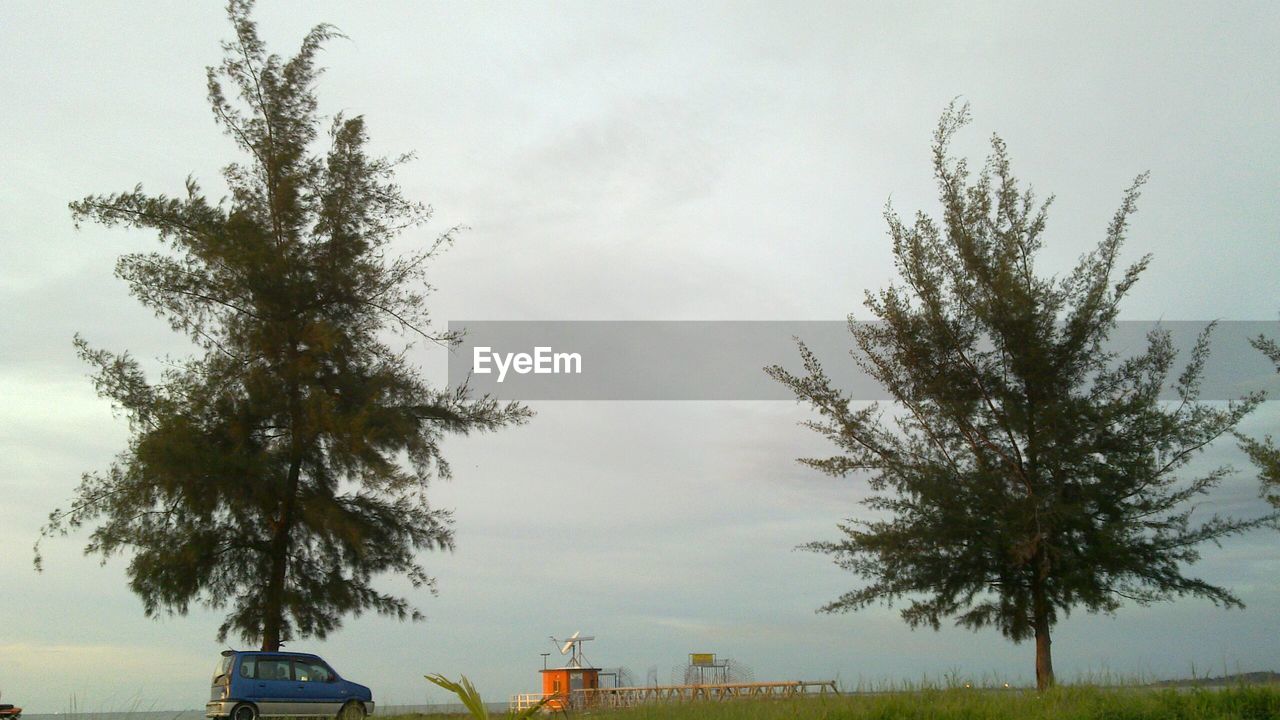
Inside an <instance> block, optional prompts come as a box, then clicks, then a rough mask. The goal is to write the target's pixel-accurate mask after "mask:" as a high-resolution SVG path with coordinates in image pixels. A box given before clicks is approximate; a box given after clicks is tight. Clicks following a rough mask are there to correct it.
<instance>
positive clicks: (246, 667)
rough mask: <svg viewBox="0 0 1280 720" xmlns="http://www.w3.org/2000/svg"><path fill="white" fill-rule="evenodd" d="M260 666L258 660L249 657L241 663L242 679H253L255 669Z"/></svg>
mask: <svg viewBox="0 0 1280 720" xmlns="http://www.w3.org/2000/svg"><path fill="white" fill-rule="evenodd" d="M257 664H258V659H257V658H252V657H247V658H244V659H243V660H241V661H240V677H242V678H251V677H253V671H254V667H255V666H256V665H257Z"/></svg>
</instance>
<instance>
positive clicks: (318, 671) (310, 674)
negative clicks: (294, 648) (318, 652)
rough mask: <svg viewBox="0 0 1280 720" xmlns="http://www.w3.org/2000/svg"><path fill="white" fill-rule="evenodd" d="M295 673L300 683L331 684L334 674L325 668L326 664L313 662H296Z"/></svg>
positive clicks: (294, 662) (294, 665)
mask: <svg viewBox="0 0 1280 720" xmlns="http://www.w3.org/2000/svg"><path fill="white" fill-rule="evenodd" d="M293 673H294V675H295V676H296V677H297V678H298V682H329V681H330V680H332V679H333V675H332V672H331V671H330V670H329V668H327V667H325V665H324V663H321V662H315V661H312V660H296V659H295V660H294V661H293Z"/></svg>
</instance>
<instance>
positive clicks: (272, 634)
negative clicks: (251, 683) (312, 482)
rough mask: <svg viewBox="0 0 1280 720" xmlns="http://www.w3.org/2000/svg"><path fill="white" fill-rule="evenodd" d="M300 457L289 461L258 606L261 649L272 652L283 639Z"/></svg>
mask: <svg viewBox="0 0 1280 720" xmlns="http://www.w3.org/2000/svg"><path fill="white" fill-rule="evenodd" d="M301 474H302V459H301V457H300V454H299V456H297V457H295V459H294V460H293V462H291V463H290V464H289V481H288V486H287V488H286V490H285V497H284V500H283V501H282V503H281V507H280V518H279V520H278V522H277V523H276V527H275V532H274V534H273V535H272V537H271V558H270V560H271V575H270V577H268V578H267V592H266V596H265V597H264V598H263V600H264V602H263V608H262V649H263V650H265V651H267V652H275V651H277V650H279V649H280V643H281V641H283V640H284V637H283V634H284V610H285V608H284V584H285V579H286V578H287V577H288V574H289V532H290V531H291V530H292V529H293V514H294V504H295V500H296V498H297V495H298V479H299V476H300V475H301Z"/></svg>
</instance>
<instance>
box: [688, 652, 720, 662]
mask: <svg viewBox="0 0 1280 720" xmlns="http://www.w3.org/2000/svg"><path fill="white" fill-rule="evenodd" d="M689 664H690V665H715V664H716V654H715V653H689Z"/></svg>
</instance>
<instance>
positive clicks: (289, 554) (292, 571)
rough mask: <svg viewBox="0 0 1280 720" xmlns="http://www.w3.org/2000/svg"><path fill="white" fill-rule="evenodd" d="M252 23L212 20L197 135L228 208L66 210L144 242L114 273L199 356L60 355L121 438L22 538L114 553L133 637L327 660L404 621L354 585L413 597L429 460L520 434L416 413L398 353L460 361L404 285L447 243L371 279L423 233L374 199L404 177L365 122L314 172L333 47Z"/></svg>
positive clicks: (427, 394) (419, 575)
mask: <svg viewBox="0 0 1280 720" xmlns="http://www.w3.org/2000/svg"><path fill="white" fill-rule="evenodd" d="M251 9H252V3H251V2H250V1H249V0H232V2H231V3H230V4H229V6H228V15H229V17H230V20H231V23H232V25H233V27H234V29H235V40H234V41H232V42H228V43H224V44H223V49H224V51H225V57H224V59H223V61H222V63H221V65H220V66H219V67H217V68H209V70H208V97H209V101H210V104H211V105H212V108H213V113H214V117H215V119H216V121H217V123H218V124H219V125H220V126H221V127H222V129H223V130H224V131H225V132H226V134H227V135H229V136H230V137H231V138H232V139H233V140H234V141H235V143H236V145H237V146H238V147H239V148H240V150H242V151H243V152H244V153H245V154H246V155H247V161H246V162H244V163H234V164H231V165H229V166H227V168H226V169H225V170H224V173H223V174H224V177H225V181H226V183H227V185H228V187H229V189H230V197H229V198H224V199H223V201H221V202H210V201H209V200H207V199H206V198H205V197H204V195H202V194H201V191H200V188H199V187H198V186H197V184H196V183H195V182H194V181H193V180H188V181H187V187H186V193H185V195H183V196H181V197H168V196H165V195H154V196H153V195H148V194H145V193H144V192H143V191H142V187H141V185H139V186H138V187H136V188H134V189H133V190H131V191H127V192H122V193H116V194H111V195H94V196H90V197H86V198H85V199H84V200H81V201H78V202H73V203H71V205H70V207H71V211H72V213H73V215H74V217H75V219H76V222H77V226H78V225H79V223H80V222H81V221H94V222H98V223H101V224H103V225H106V226H125V227H131V228H144V229H148V230H153V231H155V232H157V233H158V234H159V239H160V240H161V242H162V244H163V245H164V246H165V250H164V251H162V252H151V253H139V254H131V255H125V256H123V257H122V258H121V259H120V260H119V262H118V264H117V265H116V275H117V276H118V277H120V278H121V279H123V280H124V281H126V282H127V283H128V284H129V289H130V292H131V293H132V295H133V296H134V297H135V298H137V299H138V300H139V301H140V302H141V303H142V304H143V305H145V306H146V307H148V308H150V309H152V310H154V311H155V312H156V314H157V315H158V316H162V317H164V318H165V319H166V320H167V321H168V322H169V325H170V326H171V327H172V328H173V329H174V330H175V331H180V332H183V333H186V334H187V335H189V336H190V338H191V339H192V340H193V341H194V342H195V343H196V344H197V345H198V347H199V349H200V350H201V351H202V354H200V355H199V356H196V357H193V358H190V359H187V360H185V361H181V362H176V363H171V366H170V367H169V368H168V369H167V370H165V371H164V372H163V375H162V377H161V379H160V381H159V382H158V383H155V384H151V383H149V382H148V380H147V377H146V376H145V374H144V372H143V369H142V367H141V365H140V364H139V362H138V361H137V360H136V359H135V358H133V357H131V356H130V355H129V354H128V353H127V352H126V353H121V354H113V353H111V352H108V351H105V350H101V349H95V348H93V347H91V346H90V345H89V344H88V342H87V341H85V340H84V339H83V338H81V337H79V336H77V338H76V347H77V349H78V352H79V355H80V357H82V358H83V359H84V360H85V361H86V362H88V363H89V364H90V365H91V366H93V368H94V370H95V371H96V375H95V378H94V385H95V387H96V389H97V391H98V392H99V394H100V395H102V396H103V397H105V398H108V399H110V400H111V401H112V402H113V403H114V405H115V406H116V407H117V408H118V409H119V410H122V411H123V412H124V413H125V414H126V415H127V416H128V419H129V426H130V431H131V438H130V441H129V443H128V447H127V448H126V449H125V450H124V451H123V452H122V453H121V454H120V455H119V456H118V458H117V460H116V461H115V462H114V463H113V464H112V465H111V467H110V469H109V470H107V471H106V472H105V473H88V474H86V475H85V476H84V477H83V479H82V482H81V485H80V486H79V489H78V491H77V492H76V495H75V498H74V502H73V503H72V505H71V506H70V508H69V509H67V510H65V511H61V510H60V511H55V512H54V513H53V514H52V515H51V516H50V523H49V525H48V526H47V527H46V528H45V529H44V532H43V533H42V538H43V537H46V536H48V535H50V534H59V533H60V534H65V533H66V532H67V531H68V530H69V529H71V528H76V527H80V526H82V525H85V524H88V523H93V522H96V523H97V525H96V528H95V529H94V530H93V532H92V535H91V536H90V542H89V544H88V546H87V548H86V553H92V554H98V555H101V556H102V558H103V562H105V561H106V558H107V557H110V556H112V555H114V554H117V553H124V552H126V551H129V552H131V553H132V559H131V560H130V562H129V565H128V576H129V585H130V588H131V589H132V590H133V591H134V592H135V593H137V594H138V595H139V596H140V597H141V599H142V601H143V604H144V607H145V611H146V613H147V615H148V616H153V615H155V614H156V613H159V612H162V611H166V612H170V613H179V614H182V613H186V612H187V610H188V607H189V606H190V604H191V603H193V602H198V603H203V604H205V605H207V606H210V607H225V606H228V605H229V606H230V612H229V614H228V615H227V616H226V619H225V621H224V622H223V624H222V626H221V627H220V628H219V630H218V639H219V641H222V640H224V639H225V638H226V636H227V635H228V634H229V633H233V632H234V633H235V634H238V635H239V636H241V637H242V638H244V639H245V640H246V641H248V642H254V641H260V642H261V645H262V648H263V649H264V650H275V649H278V648H279V646H280V644H281V642H282V641H285V640H288V639H290V638H294V637H308V636H314V637H320V638H323V637H325V635H326V634H327V633H329V632H330V631H332V630H334V629H336V628H337V627H339V626H340V624H341V621H342V617H343V616H344V615H345V614H347V613H355V614H359V613H361V612H362V611H365V610H374V611H376V612H378V613H382V614H386V615H391V616H395V617H398V618H401V619H405V618H412V619H415V620H416V619H419V618H420V617H421V615H420V613H419V612H418V611H417V610H416V609H414V608H413V607H412V606H411V605H410V604H409V603H408V601H406V600H405V599H404V598H401V597H397V596H394V595H390V594H386V593H383V592H380V591H378V590H376V589H375V588H374V587H373V578H374V576H376V575H378V574H381V573H402V574H404V575H407V576H408V578H409V579H410V580H411V581H412V583H413V585H414V586H415V587H419V586H426V587H428V588H429V589H431V590H432V591H433V592H434V586H433V583H432V580H431V578H429V577H428V576H427V574H426V572H425V571H424V568H423V567H422V566H421V564H420V563H419V561H418V560H417V559H416V553H417V552H419V551H423V550H438V549H451V548H452V547H453V534H452V530H451V527H450V525H451V518H450V513H449V512H447V511H445V510H440V509H436V508H433V507H432V506H431V505H430V504H429V503H428V499H427V493H426V491H427V486H428V482H429V480H431V479H433V478H443V477H448V476H449V474H450V473H449V466H448V464H447V462H446V461H445V459H444V458H443V457H442V455H441V448H440V442H441V439H442V438H443V437H444V436H445V434H447V433H467V432H469V431H473V430H476V431H479V430H494V429H497V428H501V427H503V426H507V425H512V424H517V423H521V422H524V421H525V420H526V419H527V418H528V417H529V412H528V410H527V409H525V408H524V407H521V406H519V405H516V404H506V405H499V404H498V403H497V402H495V401H494V400H492V399H490V398H489V397H488V396H485V397H481V398H478V399H476V398H471V397H470V396H469V395H468V393H467V391H466V389H465V388H458V389H455V390H447V389H446V390H437V389H433V388H431V387H430V386H429V385H428V384H427V382H426V381H425V380H424V378H423V377H422V375H421V373H420V372H419V371H418V370H417V369H416V368H415V367H413V366H412V365H411V364H410V363H409V362H408V361H407V360H406V358H405V352H406V350H407V347H406V346H412V344H413V342H412V341H413V340H416V341H422V340H431V341H434V342H438V343H441V344H445V345H448V344H450V343H452V342H455V341H456V340H457V338H456V337H453V336H450V335H448V334H445V335H432V334H430V332H429V318H428V313H427V308H426V305H425V296H426V294H427V293H428V292H429V290H430V288H429V286H428V285H427V284H426V281H425V278H424V272H425V266H426V264H427V262H428V261H429V260H431V259H432V258H433V257H434V256H435V255H436V254H437V253H438V251H439V250H440V249H441V248H443V247H444V246H446V245H447V244H448V243H449V242H450V241H451V239H452V236H453V231H452V230H450V231H448V232H446V233H444V234H443V235H442V236H440V237H439V238H438V239H437V240H436V241H435V243H434V244H433V245H431V246H430V247H429V248H428V249H426V250H424V251H420V252H417V253H415V254H412V255H407V256H398V257H395V258H394V259H389V258H388V254H389V250H390V245H389V244H390V243H391V241H392V240H393V239H394V238H395V237H396V236H397V235H398V234H399V233H400V232H401V231H403V230H407V229H410V228H416V227H419V226H420V225H422V224H423V223H425V222H426V221H427V219H428V218H429V216H430V208H428V207H426V206H424V205H421V204H418V203H413V202H410V201H408V200H406V199H405V198H404V197H403V195H402V194H401V191H400V188H399V187H398V186H397V185H396V184H395V183H394V181H393V176H394V170H395V168H396V167H397V165H399V164H400V163H401V162H403V161H405V160H406V159H407V156H406V157H400V158H396V159H392V160H388V159H382V158H378V157H371V156H370V155H369V154H368V153H367V151H366V142H367V135H366V130H365V125H364V121H363V119H362V118H360V117H343V116H341V115H339V116H338V117H336V118H333V120H332V122H331V124H330V125H329V128H328V137H327V147H324V148H322V150H321V151H320V152H314V151H313V147H315V146H317V145H318V143H317V138H318V136H319V131H320V126H321V123H322V119H321V118H320V116H319V115H318V114H317V109H316V96H315V93H314V86H315V82H316V80H317V78H318V76H319V75H320V72H321V70H320V69H319V68H317V66H316V64H315V59H316V53H317V52H319V50H320V48H321V45H322V43H323V42H324V41H326V40H328V39H330V38H333V37H335V36H336V35H337V33H336V31H335V30H334V29H333V28H332V27H330V26H327V25H320V26H318V27H316V28H314V29H313V30H312V31H311V32H310V33H308V34H307V36H306V38H305V40H304V41H303V43H302V47H301V49H300V50H299V52H298V54H297V55H296V56H294V57H293V58H291V59H289V60H287V61H285V60H282V59H281V58H279V57H278V56H276V55H268V54H267V52H266V49H265V47H264V44H263V42H262V41H261V40H260V39H259V37H258V34H257V30H256V27H255V24H254V22H253V21H252V20H251V18H250V11H251ZM224 87H231V88H233V89H234V90H235V94H236V97H237V98H238V101H237V100H233V99H232V98H230V97H228V95H227V94H226V93H225V92H224ZM389 333H393V334H391V335H389ZM395 336H398V337H400V338H402V339H403V341H404V342H403V343H402V347H401V348H400V349H399V350H397V349H394V348H393V347H391V346H390V345H389V344H387V343H388V342H390V341H391V338H392V337H395ZM36 562H37V566H38V565H39V550H38V547H37V557H36Z"/></svg>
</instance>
